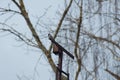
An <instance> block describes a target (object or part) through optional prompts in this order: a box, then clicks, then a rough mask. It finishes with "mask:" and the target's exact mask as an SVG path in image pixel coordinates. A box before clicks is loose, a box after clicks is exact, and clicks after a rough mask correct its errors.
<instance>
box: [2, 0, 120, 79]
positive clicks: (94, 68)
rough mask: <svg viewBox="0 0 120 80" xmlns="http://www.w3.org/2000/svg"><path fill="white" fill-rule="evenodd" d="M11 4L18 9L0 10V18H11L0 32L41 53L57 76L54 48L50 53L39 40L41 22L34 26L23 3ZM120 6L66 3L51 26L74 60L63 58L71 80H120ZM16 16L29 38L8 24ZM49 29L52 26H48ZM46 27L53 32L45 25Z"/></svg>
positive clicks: (104, 1)
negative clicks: (10, 35) (20, 19)
mask: <svg viewBox="0 0 120 80" xmlns="http://www.w3.org/2000/svg"><path fill="white" fill-rule="evenodd" d="M11 2H12V4H11V5H15V6H16V7H17V9H12V8H11V7H9V6H8V8H0V14H1V16H3V15H7V16H9V17H8V18H6V19H5V21H4V22H0V24H1V25H2V27H0V31H2V32H9V33H11V34H14V35H15V36H16V37H17V38H18V39H19V40H20V41H22V42H24V43H25V44H27V45H28V46H31V47H34V48H37V49H40V50H41V51H42V52H43V54H44V55H45V57H46V58H47V60H48V63H49V64H50V66H51V68H52V70H53V72H56V65H55V62H54V60H53V58H52V56H51V53H52V52H51V51H52V44H51V45H50V46H49V49H48V48H47V46H45V45H44V42H43V40H42V38H41V37H40V36H39V35H42V34H43V32H42V31H41V30H40V29H38V28H37V27H36V26H40V27H41V26H42V24H41V22H40V21H39V19H38V21H37V23H36V25H35V26H34V25H33V23H32V20H31V19H30V16H29V12H28V11H27V9H26V6H25V3H24V1H23V0H18V1H17V0H11ZM62 4H63V3H62ZM119 4H120V2H119V1H118V0H70V1H67V0H65V7H64V11H63V10H59V11H58V13H59V14H58V15H59V16H60V19H59V20H58V23H57V24H55V25H53V24H52V26H54V27H55V28H56V29H54V31H53V33H52V34H53V35H54V39H57V40H58V42H59V43H60V44H62V45H63V46H65V47H66V49H68V50H70V52H71V53H73V55H74V56H75V60H74V61H72V60H70V59H67V57H64V59H65V60H66V63H65V64H64V65H67V66H66V68H65V69H66V71H67V72H69V73H70V79H71V80H103V79H109V78H110V79H109V80H113V79H114V78H116V76H117V78H116V79H118V78H119V76H120V72H118V71H117V70H118V69H120V68H119V67H117V70H116V67H115V66H118V65H120V63H119V61H120V35H119V34H120V27H119V25H120V19H119V17H120V7H119V6H118V5H119ZM16 14H17V16H18V15H20V16H21V17H22V18H23V19H24V21H25V22H26V24H27V25H26V26H24V27H25V29H27V30H29V31H28V32H29V33H28V35H26V34H24V33H22V32H21V31H19V30H18V29H17V28H15V27H13V26H12V25H9V24H8V23H7V21H8V20H9V21H10V20H11V17H14V16H15V15H16ZM44 23H45V22H44ZM46 24H47V23H46ZM47 26H49V25H48V24H47ZM44 27H45V28H46V29H48V28H49V29H50V30H52V28H50V27H46V25H45V26H44ZM39 31H41V32H39ZM46 33H47V32H46ZM48 33H49V32H48ZM59 40H60V41H59ZM46 41H47V40H46ZM109 74H110V75H109ZM117 74H118V75H117ZM19 79H21V78H19ZM63 80H66V77H65V76H63ZM118 80H119V79H118Z"/></svg>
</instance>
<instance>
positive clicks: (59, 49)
mask: <svg viewBox="0 0 120 80" xmlns="http://www.w3.org/2000/svg"><path fill="white" fill-rule="evenodd" d="M48 37H49V39H50V40H51V42H52V43H53V53H54V54H55V55H58V56H59V58H58V67H56V68H57V69H56V80H62V73H64V74H65V75H67V77H68V80H69V73H66V72H64V71H63V70H62V59H63V52H65V53H66V54H67V55H68V56H69V57H71V58H72V59H74V56H73V55H72V54H71V53H70V52H68V51H67V50H66V49H64V48H63V47H62V46H61V45H60V44H58V43H57V42H56V41H55V40H54V38H53V37H52V36H51V35H50V34H48Z"/></svg>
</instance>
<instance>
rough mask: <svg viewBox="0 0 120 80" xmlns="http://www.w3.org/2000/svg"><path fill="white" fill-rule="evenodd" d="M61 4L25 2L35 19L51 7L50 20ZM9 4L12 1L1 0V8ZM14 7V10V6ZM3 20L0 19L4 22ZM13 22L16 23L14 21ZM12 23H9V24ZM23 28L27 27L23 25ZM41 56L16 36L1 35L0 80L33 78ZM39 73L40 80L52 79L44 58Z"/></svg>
mask: <svg viewBox="0 0 120 80" xmlns="http://www.w3.org/2000/svg"><path fill="white" fill-rule="evenodd" d="M61 2H62V1H60V0H36V1H35V0H31V1H28V0H25V4H26V7H27V10H28V12H30V16H33V17H34V16H36V15H37V16H40V15H42V14H43V13H44V11H45V9H46V8H48V7H49V6H51V8H50V9H49V11H48V14H47V16H48V17H49V16H50V17H49V18H51V17H52V16H54V14H55V13H56V10H57V8H58V6H59V4H60V3H61ZM7 3H11V2H10V0H0V7H7ZM12 7H13V8H14V6H12ZM0 17H1V16H0ZM2 18H3V17H1V18H0V19H1V20H2ZM33 21H34V20H33ZM11 22H12V23H14V22H13V21H11ZM11 22H10V21H9V23H11ZM17 23H18V24H17ZM22 23H23V22H22V21H21V22H19V20H16V24H17V25H19V24H22ZM0 26H1V25H0ZM22 26H26V25H24V23H23V24H22ZM4 35H5V36H4ZM3 36H4V37H3ZM40 56H41V55H40V54H39V51H32V50H31V48H29V47H27V46H21V44H20V43H19V42H17V41H16V40H15V37H14V36H12V35H6V34H3V33H0V80H17V79H18V78H17V76H16V75H19V76H20V77H22V76H23V75H25V76H27V77H28V78H31V77H33V76H34V75H33V74H34V68H35V66H36V64H37V61H38V59H39V58H40ZM37 71H38V73H39V74H38V75H39V80H49V79H50V78H52V77H51V76H52V75H53V74H51V68H50V67H49V66H48V63H47V62H46V59H45V57H44V56H42V57H41V58H40V63H39V64H38V67H37ZM36 76H37V74H35V78H36V79H35V80H37V78H38V77H36Z"/></svg>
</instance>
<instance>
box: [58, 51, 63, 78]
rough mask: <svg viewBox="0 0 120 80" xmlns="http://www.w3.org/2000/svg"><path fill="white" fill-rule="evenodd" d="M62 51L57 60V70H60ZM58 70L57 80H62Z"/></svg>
mask: <svg viewBox="0 0 120 80" xmlns="http://www.w3.org/2000/svg"><path fill="white" fill-rule="evenodd" d="M62 59H63V51H62V50H61V51H60V53H59V58H58V69H59V70H62ZM59 70H58V76H57V80H62V72H61V71H59Z"/></svg>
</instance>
